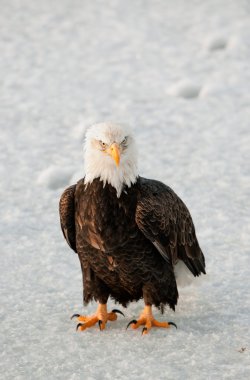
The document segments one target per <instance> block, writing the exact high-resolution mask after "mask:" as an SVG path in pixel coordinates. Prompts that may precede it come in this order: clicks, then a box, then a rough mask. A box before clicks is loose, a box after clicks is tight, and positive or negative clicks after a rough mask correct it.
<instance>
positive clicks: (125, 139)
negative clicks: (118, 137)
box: [121, 136, 128, 148]
mask: <svg viewBox="0 0 250 380" xmlns="http://www.w3.org/2000/svg"><path fill="white" fill-rule="evenodd" d="M127 141H128V136H126V137H125V138H124V139H123V140H122V142H121V146H122V147H123V148H126V147H127Z"/></svg>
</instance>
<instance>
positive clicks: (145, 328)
mask: <svg viewBox="0 0 250 380" xmlns="http://www.w3.org/2000/svg"><path fill="white" fill-rule="evenodd" d="M144 331H148V329H147V327H143V329H142V332H141V334H142V335H143V333H144Z"/></svg>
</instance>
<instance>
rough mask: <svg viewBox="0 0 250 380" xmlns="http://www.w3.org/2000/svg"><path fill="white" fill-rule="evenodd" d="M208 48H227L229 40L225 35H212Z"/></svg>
mask: <svg viewBox="0 0 250 380" xmlns="http://www.w3.org/2000/svg"><path fill="white" fill-rule="evenodd" d="M205 45H206V48H207V49H208V50H210V51H215V50H223V49H226V47H227V45H228V40H227V38H226V37H225V36H212V37H210V38H208V39H207V41H206V43H205Z"/></svg>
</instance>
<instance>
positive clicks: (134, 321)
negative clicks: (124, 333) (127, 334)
mask: <svg viewBox="0 0 250 380" xmlns="http://www.w3.org/2000/svg"><path fill="white" fill-rule="evenodd" d="M132 323H137V320H136V319H132V321H130V322H129V323H128V325H127V327H126V330H127V328H128V327H129V326H130V325H132Z"/></svg>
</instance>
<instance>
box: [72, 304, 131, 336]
mask: <svg viewBox="0 0 250 380" xmlns="http://www.w3.org/2000/svg"><path fill="white" fill-rule="evenodd" d="M117 313H119V314H122V315H124V314H123V313H122V312H121V311H120V310H116V309H114V310H112V311H111V312H109V313H108V311H107V304H106V303H105V304H101V303H99V304H98V307H97V310H96V312H95V313H94V314H92V315H89V316H87V315H79V314H74V315H72V317H71V319H72V318H74V317H77V319H78V321H79V322H80V323H78V325H77V327H76V330H80V331H83V330H86V329H87V328H88V327H92V326H94V325H95V324H96V323H97V322H98V324H99V328H100V330H104V329H105V327H106V323H107V322H108V321H115V320H116V319H117ZM81 322H83V323H81Z"/></svg>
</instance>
